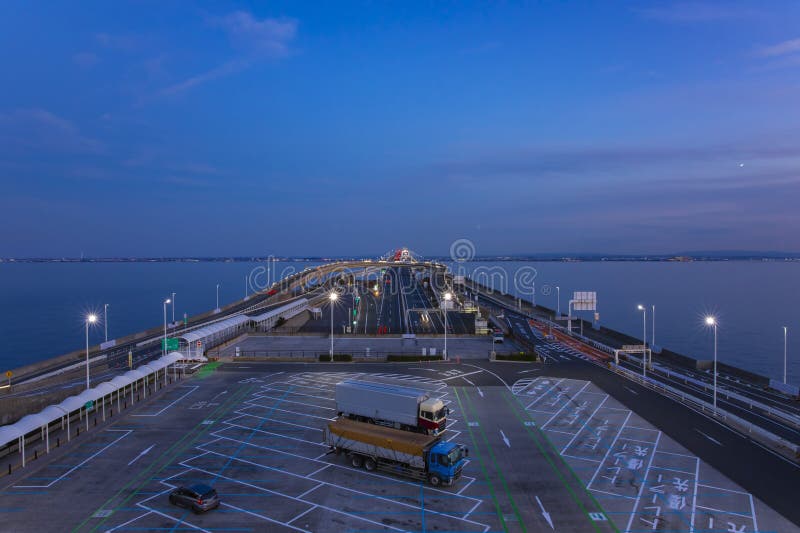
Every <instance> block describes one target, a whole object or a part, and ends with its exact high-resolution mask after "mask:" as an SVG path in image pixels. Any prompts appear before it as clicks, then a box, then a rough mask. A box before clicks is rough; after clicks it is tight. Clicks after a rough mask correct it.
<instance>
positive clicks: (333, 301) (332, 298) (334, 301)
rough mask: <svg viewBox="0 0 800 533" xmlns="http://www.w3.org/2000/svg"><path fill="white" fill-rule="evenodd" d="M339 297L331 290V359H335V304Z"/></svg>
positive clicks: (329, 297)
mask: <svg viewBox="0 0 800 533" xmlns="http://www.w3.org/2000/svg"><path fill="white" fill-rule="evenodd" d="M338 298H339V295H338V294H336V292H335V291H331V293H330V295H329V296H328V299H330V301H331V361H333V306H334V304H335V303H336V300H337V299H338Z"/></svg>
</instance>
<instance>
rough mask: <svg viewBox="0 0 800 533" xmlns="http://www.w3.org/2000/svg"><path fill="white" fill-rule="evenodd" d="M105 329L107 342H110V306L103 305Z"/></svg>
mask: <svg viewBox="0 0 800 533" xmlns="http://www.w3.org/2000/svg"><path fill="white" fill-rule="evenodd" d="M103 328H104V329H105V331H106V342H108V304H103Z"/></svg>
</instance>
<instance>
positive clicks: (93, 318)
mask: <svg viewBox="0 0 800 533" xmlns="http://www.w3.org/2000/svg"><path fill="white" fill-rule="evenodd" d="M95 322H97V315H95V314H91V315H89V316H87V317H86V390H89V324H94V323H95Z"/></svg>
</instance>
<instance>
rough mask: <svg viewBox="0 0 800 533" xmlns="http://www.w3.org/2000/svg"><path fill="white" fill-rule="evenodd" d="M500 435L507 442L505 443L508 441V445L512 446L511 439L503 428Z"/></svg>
mask: <svg viewBox="0 0 800 533" xmlns="http://www.w3.org/2000/svg"><path fill="white" fill-rule="evenodd" d="M500 436H501V437H502V438H503V442H505V443H506V446H508V447H509V448H511V441H510V440H508V437H506V434H505V433H503V430H502V429H501V430H500Z"/></svg>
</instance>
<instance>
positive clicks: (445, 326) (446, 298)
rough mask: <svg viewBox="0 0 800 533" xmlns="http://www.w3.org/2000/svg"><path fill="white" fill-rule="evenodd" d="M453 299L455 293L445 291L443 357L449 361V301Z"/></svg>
mask: <svg viewBox="0 0 800 533" xmlns="http://www.w3.org/2000/svg"><path fill="white" fill-rule="evenodd" d="M452 299H453V294H452V293H450V292H446V293H444V353H443V354H442V355H443V356H444V357H443V359H444V360H445V361H447V306H448V305H449V304H448V303H447V302H449V301H450V300H452Z"/></svg>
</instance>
